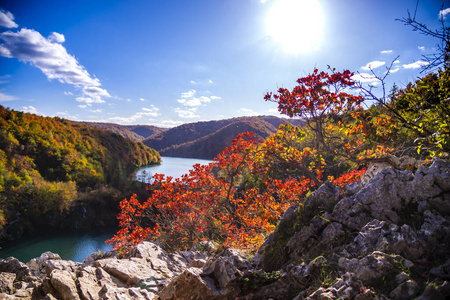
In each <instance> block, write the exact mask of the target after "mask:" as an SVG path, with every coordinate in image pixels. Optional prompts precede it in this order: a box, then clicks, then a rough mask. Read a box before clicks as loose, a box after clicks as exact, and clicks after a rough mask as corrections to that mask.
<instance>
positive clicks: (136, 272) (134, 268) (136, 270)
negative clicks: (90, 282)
mask: <svg viewBox="0 0 450 300" xmlns="http://www.w3.org/2000/svg"><path fill="white" fill-rule="evenodd" d="M93 266H94V267H96V268H102V269H103V270H105V271H106V272H108V273H109V274H111V275H113V276H115V277H117V278H118V279H120V280H121V281H122V282H124V283H127V284H131V285H134V286H136V285H138V284H139V282H140V281H141V280H142V279H145V278H156V279H157V280H159V281H161V282H166V281H167V278H166V277H164V276H162V275H161V274H160V273H158V272H157V271H155V270H154V269H152V267H151V265H149V264H146V263H145V261H143V260H141V261H138V260H120V259H117V258H107V259H102V260H98V261H96V262H95V263H94V264H93Z"/></svg>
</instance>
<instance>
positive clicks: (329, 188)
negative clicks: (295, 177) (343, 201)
mask: <svg viewBox="0 0 450 300" xmlns="http://www.w3.org/2000/svg"><path fill="white" fill-rule="evenodd" d="M339 195H340V190H339V187H337V186H335V185H334V184H333V183H332V182H331V181H326V182H325V183H324V184H322V185H321V186H320V187H319V188H318V189H317V191H315V192H314V193H313V194H311V195H310V196H309V197H308V198H307V199H306V200H305V203H304V204H303V205H304V206H305V208H306V209H313V210H325V211H331V209H332V208H333V206H334V205H335V204H336V203H337V201H338V200H339Z"/></svg>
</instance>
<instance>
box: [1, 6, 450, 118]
mask: <svg viewBox="0 0 450 300" xmlns="http://www.w3.org/2000/svg"><path fill="white" fill-rule="evenodd" d="M416 3H417V1H416V0H395V1H392V0H390V1H387V0H379V1H372V0H346V1H335V0H314V1H313V0H309V1H305V0H191V1H178V0H167V1H161V0H160V1H155V0H133V1H124V0H122V1H118V0H96V1H61V0H55V1H53V0H52V1H50V0H41V1H36V0H21V1H18V0H6V1H2V2H1V4H0V5H1V7H0V10H1V11H0V105H3V106H5V107H10V108H12V109H15V110H23V111H26V112H32V113H36V114H39V115H45V116H60V117H63V118H67V119H71V120H78V121H98V122H111V123H119V124H149V125H156V126H160V127H173V126H177V125H180V124H183V123H190V122H197V121H207V120H218V119H225V118H232V117H239V116H244V115H278V113H277V112H276V104H275V103H270V102H265V101H264V99H263V97H264V94H265V93H266V92H270V91H275V90H276V89H277V88H279V87H285V88H292V87H293V86H294V84H295V80H296V79H297V78H299V77H302V76H305V75H307V74H308V73H311V72H312V71H313V69H314V68H315V67H317V68H318V69H320V70H326V68H327V65H330V66H331V67H334V68H336V69H337V70H343V69H349V70H351V71H353V72H360V73H361V74H363V76H364V74H368V73H370V71H368V68H367V67H368V66H369V65H370V67H371V68H372V70H373V71H374V72H375V73H376V74H377V75H382V74H383V73H384V72H386V67H387V66H389V65H390V64H391V62H393V61H394V60H395V58H396V57H397V56H398V59H397V61H396V62H395V63H394V64H393V68H392V71H393V72H392V73H391V74H390V75H389V77H388V78H387V86H388V88H389V87H390V86H391V85H392V83H393V82H395V83H396V84H397V85H398V86H400V87H404V86H405V85H406V84H407V83H408V82H411V81H413V80H415V79H416V78H417V77H418V76H420V75H421V74H420V70H421V69H420V65H421V63H422V61H423V59H422V55H426V54H430V53H433V51H435V47H436V44H437V41H436V40H434V39H433V38H430V37H428V36H425V35H421V34H419V33H417V32H413V31H412V29H411V28H410V27H408V26H405V25H404V24H402V23H401V22H399V21H396V20H395V19H399V18H402V17H406V16H407V12H408V10H409V11H410V12H411V14H414V11H415V9H416ZM443 4H444V11H443V13H444V17H447V18H446V22H449V21H448V19H450V9H447V8H450V4H449V3H448V2H447V3H445V1H444V2H443V1H433V0H430V1H424V0H422V1H419V3H418V6H417V12H416V19H417V20H418V21H419V22H423V23H425V24H427V25H429V26H430V27H431V28H439V25H440V24H439V21H438V16H439V13H440V11H441V6H442V5H443ZM363 80H364V81H367V82H370V79H368V78H367V75H366V76H365V77H364V78H363Z"/></svg>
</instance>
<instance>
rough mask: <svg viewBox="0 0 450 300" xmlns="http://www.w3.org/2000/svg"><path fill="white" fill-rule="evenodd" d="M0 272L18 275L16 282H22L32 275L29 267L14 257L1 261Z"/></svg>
mask: <svg viewBox="0 0 450 300" xmlns="http://www.w3.org/2000/svg"><path fill="white" fill-rule="evenodd" d="M0 272H7V273H14V274H16V280H22V279H23V278H25V277H26V276H29V275H30V269H29V268H28V266H27V265H25V264H24V263H22V262H20V261H19V260H18V259H17V258H14V257H8V258H7V259H0Z"/></svg>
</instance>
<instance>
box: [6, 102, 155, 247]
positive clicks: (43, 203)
mask: <svg viewBox="0 0 450 300" xmlns="http://www.w3.org/2000/svg"><path fill="white" fill-rule="evenodd" d="M0 116H1V118H0V239H1V238H5V239H9V238H12V237H17V236H20V235H21V234H22V233H24V232H27V231H29V232H30V231H32V230H33V229H34V228H35V227H36V226H37V225H38V224H39V225H42V226H46V225H49V224H50V223H52V224H53V225H57V223H58V222H56V221H55V220H57V219H66V221H67V218H66V217H64V214H66V213H67V212H68V211H69V210H70V209H71V208H72V207H73V205H74V203H75V202H86V203H87V202H89V201H88V200H87V199H91V200H92V199H95V200H96V201H97V200H98V201H103V200H104V201H106V202H105V203H104V204H105V205H106V206H111V208H110V209H113V210H116V209H117V201H119V200H120V198H121V197H122V196H121V193H120V192H119V190H121V191H122V192H124V189H125V187H126V185H127V184H128V181H129V179H130V178H131V175H132V174H133V173H134V171H135V170H136V169H137V168H138V167H139V166H145V165H150V164H155V163H159V162H160V156H159V153H158V152H157V151H155V150H154V149H151V148H149V147H147V146H145V145H144V144H142V143H141V142H133V141H131V140H129V139H126V138H124V137H122V136H120V135H118V134H115V133H111V132H109V131H105V130H102V129H98V128H94V127H89V126H87V125H84V124H81V123H78V122H71V121H68V120H64V119H60V118H49V117H41V116H36V115H33V114H28V113H23V112H20V111H14V110H10V109H6V108H4V107H3V106H0ZM94 195H95V196H94ZM113 195H114V196H113ZM101 199H103V200H101ZM105 199H106V200H105ZM112 199H114V201H115V203H114V205H113V203H112V202H111V201H112ZM107 202H108V203H109V204H108V203H107ZM86 205H88V204H86ZM112 207H114V208H112ZM99 209H100V208H99ZM113 216H114V214H113ZM97 220H98V215H97ZM72 226H75V224H72Z"/></svg>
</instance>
